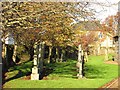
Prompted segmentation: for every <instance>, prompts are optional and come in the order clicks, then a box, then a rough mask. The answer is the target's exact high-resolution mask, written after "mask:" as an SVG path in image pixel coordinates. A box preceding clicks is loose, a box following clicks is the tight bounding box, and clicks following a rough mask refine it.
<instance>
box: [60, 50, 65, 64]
mask: <svg viewBox="0 0 120 90" xmlns="http://www.w3.org/2000/svg"><path fill="white" fill-rule="evenodd" d="M64 59H65V50H64V49H62V51H61V56H60V62H63V61H64Z"/></svg>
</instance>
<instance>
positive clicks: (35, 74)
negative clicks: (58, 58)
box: [31, 42, 44, 80]
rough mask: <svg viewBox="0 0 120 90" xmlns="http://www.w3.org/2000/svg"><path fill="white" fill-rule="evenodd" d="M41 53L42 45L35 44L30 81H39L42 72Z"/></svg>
mask: <svg viewBox="0 0 120 90" xmlns="http://www.w3.org/2000/svg"><path fill="white" fill-rule="evenodd" d="M43 51H44V43H43V42H41V43H40V44H38V43H35V45H34V59H33V64H34V66H33V68H32V74H31V80H39V79H40V76H41V73H42V70H43V54H44V53H43Z"/></svg>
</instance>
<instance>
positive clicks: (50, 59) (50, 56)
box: [48, 46, 53, 63]
mask: <svg viewBox="0 0 120 90" xmlns="http://www.w3.org/2000/svg"><path fill="white" fill-rule="evenodd" d="M52 48H53V47H51V46H49V55H48V63H51V62H52Z"/></svg>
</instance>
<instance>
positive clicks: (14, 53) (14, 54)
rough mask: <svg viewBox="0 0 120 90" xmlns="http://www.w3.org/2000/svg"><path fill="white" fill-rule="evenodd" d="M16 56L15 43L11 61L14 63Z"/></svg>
mask: <svg viewBox="0 0 120 90" xmlns="http://www.w3.org/2000/svg"><path fill="white" fill-rule="evenodd" d="M16 57H17V44H15V45H14V51H13V57H12V59H13V62H14V63H16Z"/></svg>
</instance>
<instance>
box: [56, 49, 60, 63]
mask: <svg viewBox="0 0 120 90" xmlns="http://www.w3.org/2000/svg"><path fill="white" fill-rule="evenodd" d="M58 51H59V49H58V48H57V47H56V57H55V59H56V62H58V61H59V52H58Z"/></svg>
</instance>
